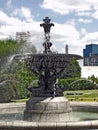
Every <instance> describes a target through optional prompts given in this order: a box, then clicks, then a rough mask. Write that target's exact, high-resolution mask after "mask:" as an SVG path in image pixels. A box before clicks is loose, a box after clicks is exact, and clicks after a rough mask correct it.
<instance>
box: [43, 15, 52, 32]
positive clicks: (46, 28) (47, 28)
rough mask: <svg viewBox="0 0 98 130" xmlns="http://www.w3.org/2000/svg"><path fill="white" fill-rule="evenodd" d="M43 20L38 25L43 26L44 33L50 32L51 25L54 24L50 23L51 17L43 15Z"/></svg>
mask: <svg viewBox="0 0 98 130" xmlns="http://www.w3.org/2000/svg"><path fill="white" fill-rule="evenodd" d="M43 21H44V22H43V23H42V24H40V26H41V27H43V28H44V32H45V34H46V33H50V29H51V26H54V24H53V23H50V21H51V19H50V18H49V17H45V18H44V19H43Z"/></svg>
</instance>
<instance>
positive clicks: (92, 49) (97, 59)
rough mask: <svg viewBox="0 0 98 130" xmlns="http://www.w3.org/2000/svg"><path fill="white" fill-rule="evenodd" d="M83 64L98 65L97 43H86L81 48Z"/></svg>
mask: <svg viewBox="0 0 98 130" xmlns="http://www.w3.org/2000/svg"><path fill="white" fill-rule="evenodd" d="M83 58H84V59H83V64H84V66H98V44H88V45H86V47H85V49H83Z"/></svg>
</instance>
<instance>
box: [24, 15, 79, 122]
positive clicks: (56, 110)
mask: <svg viewBox="0 0 98 130" xmlns="http://www.w3.org/2000/svg"><path fill="white" fill-rule="evenodd" d="M43 21H44V23H42V24H40V26H42V27H43V28H44V33H45V41H44V43H43V46H44V51H43V53H41V54H30V55H28V56H27V57H26V63H27V67H28V69H29V70H31V71H32V73H33V74H35V75H36V76H37V77H38V87H34V86H29V87H28V89H29V90H30V91H31V92H32V97H31V98H30V99H29V100H28V101H27V102H26V109H25V111H24V120H30V121H34V122H42V121H44V122H49V121H50V122H57V121H58V122H64V121H66V120H67V121H69V116H68V115H69V113H70V112H71V108H70V103H69V101H68V100H67V99H66V98H64V97H63V91H64V90H63V89H62V88H61V87H59V86H58V84H57V79H58V78H59V77H60V76H61V73H62V72H63V70H64V69H65V68H66V67H67V66H69V65H70V61H71V59H72V58H76V59H81V58H82V57H81V56H79V55H74V54H58V53H53V52H52V51H51V50H50V47H51V46H52V43H51V42H50V29H51V27H52V26H54V24H53V23H50V21H51V20H50V19H49V18H48V17H46V18H45V19H43Z"/></svg>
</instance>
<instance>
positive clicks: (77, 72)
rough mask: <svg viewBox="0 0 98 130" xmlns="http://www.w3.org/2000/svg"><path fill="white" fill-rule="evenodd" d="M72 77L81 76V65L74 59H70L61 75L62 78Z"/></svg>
mask: <svg viewBox="0 0 98 130" xmlns="http://www.w3.org/2000/svg"><path fill="white" fill-rule="evenodd" d="M72 77H78V78H80V77H81V67H80V65H79V63H78V62H77V61H76V60H75V59H72V60H71V63H70V64H69V65H68V66H67V67H66V68H65V70H64V72H63V73H62V76H61V78H63V79H64V78H72Z"/></svg>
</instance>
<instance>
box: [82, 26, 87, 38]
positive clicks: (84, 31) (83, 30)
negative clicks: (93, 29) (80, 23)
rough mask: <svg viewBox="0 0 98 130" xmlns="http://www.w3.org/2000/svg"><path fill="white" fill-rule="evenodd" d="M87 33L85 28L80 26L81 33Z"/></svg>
mask: <svg viewBox="0 0 98 130" xmlns="http://www.w3.org/2000/svg"><path fill="white" fill-rule="evenodd" d="M86 34H87V30H86V29H85V28H81V35H83V36H85V35H86Z"/></svg>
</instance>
